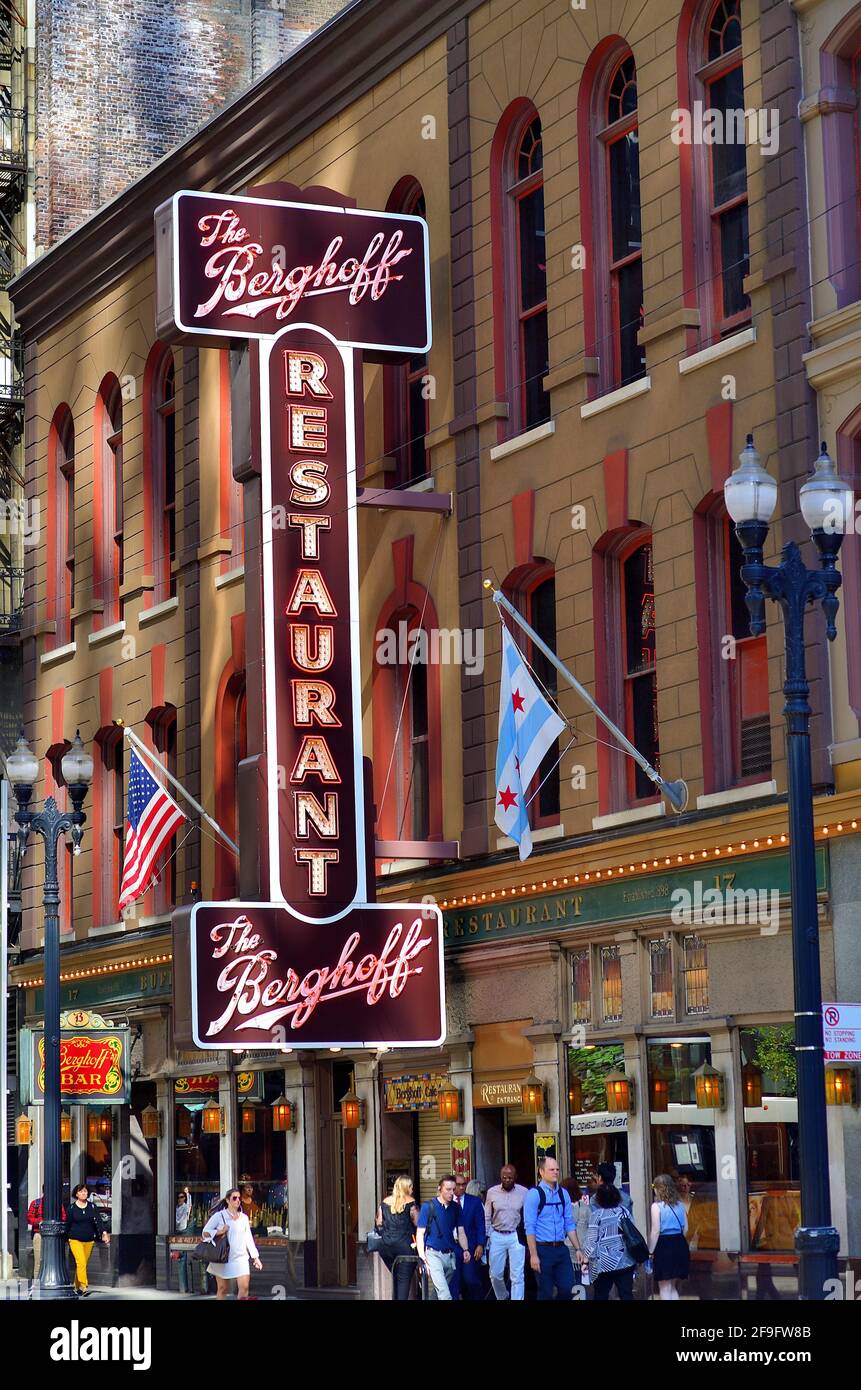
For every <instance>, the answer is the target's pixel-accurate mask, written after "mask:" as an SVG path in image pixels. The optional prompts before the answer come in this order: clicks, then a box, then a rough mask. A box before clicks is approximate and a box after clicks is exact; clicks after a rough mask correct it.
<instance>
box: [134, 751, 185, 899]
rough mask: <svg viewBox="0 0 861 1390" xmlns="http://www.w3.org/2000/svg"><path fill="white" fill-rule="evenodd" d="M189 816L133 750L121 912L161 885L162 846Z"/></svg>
mask: <svg viewBox="0 0 861 1390" xmlns="http://www.w3.org/2000/svg"><path fill="white" fill-rule="evenodd" d="M184 820H185V816H184V815H183V813H182V811H181V810H180V809H179V807H178V806H177V804H176V802H175V801H174V800H173V798H172V797H170V796H168V794H167V792H166V791H165V789H164V787H160V786H159V784H158V782H156V780H155V778H154V777H152V776H150V774H149V772H148V771H147V769H146V768H145V767H144V765H143V763H142V762H141V760H140V758H139V757H138V755H137V753H136V752H135V751H134V749H132V755H131V760H130V763H129V813H128V819H127V821H126V850H125V857H124V859H123V881H122V883H121V884H120V911H121V912H122V910H123V908H124V907H127V906H128V905H129V903H131V902H134V900H135V898H139V897H140V896H141V894H142V893H145V892H146V890H147V888H149V886H150V884H151V883H155V882H157V879H158V875H157V874H156V873H155V870H154V865H155V862H156V860H157V859H158V856H159V854H160V853H161V850H162V847H163V846H164V845H165V844H166V843H167V841H168V840H169V839H170V837H171V836H172V835H175V834H176V831H177V829H178V827H179V826H180V825H181V824H182V822H183V821H184Z"/></svg>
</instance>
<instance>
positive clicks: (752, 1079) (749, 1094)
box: [741, 1062, 762, 1110]
mask: <svg viewBox="0 0 861 1390" xmlns="http://www.w3.org/2000/svg"><path fill="white" fill-rule="evenodd" d="M741 1086H742V1090H743V1092H744V1103H745V1105H746V1106H747V1108H748V1110H759V1108H760V1106H761V1105H762V1067H758V1066H757V1065H756V1062H745V1064H744V1066H743V1067H742V1069H741Z"/></svg>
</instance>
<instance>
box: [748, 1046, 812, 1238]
mask: <svg viewBox="0 0 861 1390" xmlns="http://www.w3.org/2000/svg"><path fill="white" fill-rule="evenodd" d="M740 1043H741V1061H742V1066H743V1067H744V1068H746V1075H745V1076H743V1081H745V1083H746V1084H745V1099H746V1100H752V1101H754V1102H758V1103H754V1104H753V1105H747V1104H746V1105H745V1107H744V1149H745V1165H746V1170H747V1204H748V1223H749V1236H750V1246H751V1249H752V1250H792V1249H793V1248H794V1246H795V1231H796V1229H797V1227H798V1226H800V1225H801V1192H800V1189H799V1166H798V1099H797V1096H798V1091H797V1080H796V1066H795V1050H794V1036H793V1028H792V1025H791V1024H789V1023H787V1024H781V1025H774V1026H771V1027H763V1028H743V1029H742V1030H741V1033H740Z"/></svg>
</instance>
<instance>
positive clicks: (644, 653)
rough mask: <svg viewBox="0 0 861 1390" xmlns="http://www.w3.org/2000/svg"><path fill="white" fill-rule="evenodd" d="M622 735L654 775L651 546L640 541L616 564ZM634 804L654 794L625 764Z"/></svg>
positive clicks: (655, 718) (657, 752)
mask: <svg viewBox="0 0 861 1390" xmlns="http://www.w3.org/2000/svg"><path fill="white" fill-rule="evenodd" d="M622 598H623V608H624V612H623V622H624V628H623V634H624V635H623V643H624V646H623V654H624V677H625V732H626V734H627V736H628V738H629V739H630V740H631V742H632V743H633V744H634V746H635V748H638V749H639V750H640V752H641V753H642V754H643V756H644V757H645V758H646V759H647V760H648V762H650V763H651V764H652V766H653V767H654V768H656V769H657V770H658V771H660V749H659V744H658V683H657V677H656V673H655V581H654V574H653V570H652V545H651V541H645V542H643V543H642V544H640V545H637V547H636V548H635V549H634V550H632V551H631V552H630V553H629V554H628V555H627V556H626V557H625V558H624V559H623V560H622ZM629 768H630V772H629V775H630V776H631V777H632V778H633V793H634V798H635V800H641V799H642V798H644V797H648V796H652V795H653V794H654V787H653V785H652V783H651V781H650V780H649V778H648V777H647V776H646V774H645V773H644V772H643V770H642V768H640V767H639V766H638V765H637V764H636V763H634V762H633V760H632V759H631V760H629Z"/></svg>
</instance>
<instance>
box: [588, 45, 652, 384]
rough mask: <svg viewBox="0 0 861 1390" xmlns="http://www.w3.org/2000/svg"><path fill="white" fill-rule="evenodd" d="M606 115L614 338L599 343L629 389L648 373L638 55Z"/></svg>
mask: <svg viewBox="0 0 861 1390" xmlns="http://www.w3.org/2000/svg"><path fill="white" fill-rule="evenodd" d="M603 114H604V119H605V122H606V124H605V125H604V127H603V129H602V130H600V131H599V139H600V141H601V143H602V144H603V146H604V149H605V152H606V180H607V238H608V245H609V258H608V264H607V275H608V288H609V296H610V333H611V339H610V342H608V343H603V344H602V343H599V345H598V355H599V357H600V358H601V360H602V361H608V362H609V364H610V365H611V369H612V378H611V379H610V380H606V381H605V383H604V384H605V386H607V387H611V386H626V385H627V384H628V382H630V381H636V380H637V379H638V378H639V377H642V376H645V372H646V350H645V348H643V347H641V346H640V344H639V343H638V342H637V337H638V334H639V332H640V329H641V327H642V324H643V239H642V229H641V218H640V145H639V129H638V124H637V68H636V64H635V63H634V55H633V54H632V53H627V54H626V55H625V56H624V57H623V58H622V59H621V60H620V61H619V63H618V64H617V66H616V68H615V70H614V71H613V72H612V74H611V76H610V80H609V82H608V84H607V96H606V102H605V104H604V112H603ZM602 240H603V238H602ZM600 297H601V291H600V287H599V289H598V298H600Z"/></svg>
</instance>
